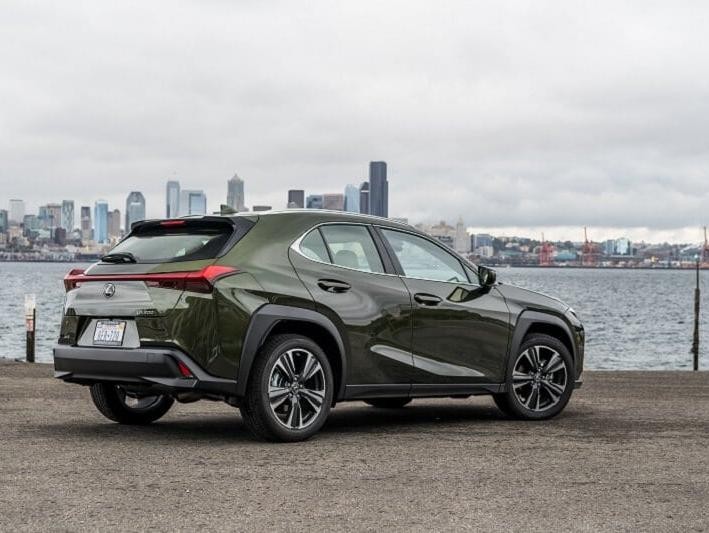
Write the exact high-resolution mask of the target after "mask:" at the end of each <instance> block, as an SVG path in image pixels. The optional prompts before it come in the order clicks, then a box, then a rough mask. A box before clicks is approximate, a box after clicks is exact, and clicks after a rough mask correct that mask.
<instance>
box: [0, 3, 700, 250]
mask: <svg viewBox="0 0 709 533" xmlns="http://www.w3.org/2000/svg"><path fill="white" fill-rule="evenodd" d="M707 28H709V3H707V2H676V1H675V2H650V1H642V2H637V1H636V2H632V3H630V2H629V3H624V2H620V1H617V0H614V1H611V2H601V1H594V2H588V1H586V0H584V1H581V2H572V1H567V0H564V1H555V2H543V1H538V0H535V1H530V2H471V1H464V2H452V1H446V2H440V1H436V2H434V1H428V2H420V1H412V0H403V1H382V0H379V1H376V2H369V1H363V0H357V1H352V2H333V1H332V0H329V1H322V2H288V1H283V2H268V1H239V2H229V1H214V2H205V1H199V2H175V1H170V2H135V3H132V2H126V1H121V2H116V3H115V4H113V5H111V4H110V3H108V2H91V1H87V2H46V3H42V2H27V1H24V0H23V1H19V2H8V1H7V0H5V1H3V2H2V3H1V4H0V35H2V41H1V43H2V44H1V46H0V207H4V208H7V203H8V200H9V199H10V198H15V197H17V198H24V199H25V200H26V202H27V205H28V209H29V210H30V211H32V212H35V210H36V208H37V206H38V205H40V204H43V203H47V202H54V201H61V200H62V199H74V200H75V201H76V203H77V211H78V206H79V205H82V204H86V205H89V204H90V205H93V202H94V201H95V200H96V199H97V198H105V199H107V200H108V201H109V203H110V204H111V207H118V208H119V209H121V211H122V212H123V210H124V206H125V197H126V195H127V193H128V192H129V191H130V190H133V189H136V190H140V191H142V192H143V193H144V194H145V196H146V198H147V210H148V215H149V216H155V217H157V216H164V203H165V199H164V196H165V192H164V188H165V181H166V180H167V179H169V178H177V179H179V180H180V182H181V184H182V185H183V187H185V188H203V189H205V190H206V193H207V198H208V202H209V207H210V209H216V208H217V207H218V205H219V203H221V202H223V201H225V198H226V180H227V179H228V178H229V177H231V176H232V175H233V174H234V173H235V172H237V173H238V174H239V175H240V176H241V177H242V178H243V179H244V180H245V181H246V204H247V205H253V204H270V205H273V206H274V207H279V208H280V207H285V203H286V190H287V189H289V188H304V189H306V194H307V193H323V192H340V191H341V190H342V189H343V188H344V186H345V185H346V184H347V183H350V182H351V183H358V182H359V181H361V180H362V179H364V178H365V177H366V173H367V165H368V162H369V161H370V160H386V161H387V162H388V164H389V188H390V192H389V198H390V209H389V211H390V215H391V216H403V217H408V218H409V219H410V221H412V222H418V221H434V220H439V219H447V220H449V221H450V222H454V221H455V220H456V219H457V218H458V216H459V215H462V216H463V218H464V220H465V222H466V224H467V225H468V226H470V227H472V228H476V229H483V228H487V229H493V230H494V231H498V232H518V233H522V232H525V233H532V232H538V231H541V230H542V229H544V227H547V228H546V231H547V235H549V236H551V237H552V238H561V237H565V238H570V239H573V240H580V239H581V238H582V229H581V227H582V226H584V225H588V226H589V228H590V233H591V237H593V238H596V239H600V238H604V237H606V236H611V235H612V234H615V233H624V234H628V235H630V236H631V237H632V238H635V239H641V238H642V239H655V240H660V239H662V240H664V239H673V240H674V239H679V240H687V241H698V240H699V238H700V230H699V227H700V226H701V225H703V224H706V223H709V68H708V65H709V31H708V30H707ZM549 226H557V228H556V229H550V228H549ZM621 228H624V229H621ZM616 236H618V235H616Z"/></svg>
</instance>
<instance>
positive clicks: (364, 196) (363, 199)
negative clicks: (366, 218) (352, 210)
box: [359, 181, 369, 215]
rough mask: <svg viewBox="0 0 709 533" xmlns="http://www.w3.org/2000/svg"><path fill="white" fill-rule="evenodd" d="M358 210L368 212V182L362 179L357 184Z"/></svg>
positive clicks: (363, 212) (364, 213) (366, 213)
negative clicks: (360, 183)
mask: <svg viewBox="0 0 709 533" xmlns="http://www.w3.org/2000/svg"><path fill="white" fill-rule="evenodd" d="M359 212H360V213H362V214H363V215H368V214H369V182H368V181H363V182H362V185H360V186H359Z"/></svg>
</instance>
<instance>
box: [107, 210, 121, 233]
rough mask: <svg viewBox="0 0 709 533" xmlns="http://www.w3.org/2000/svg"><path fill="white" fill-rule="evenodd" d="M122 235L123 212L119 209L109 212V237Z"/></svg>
mask: <svg viewBox="0 0 709 533" xmlns="http://www.w3.org/2000/svg"><path fill="white" fill-rule="evenodd" d="M120 236H121V212H120V211H119V210H118V209H114V210H113V211H109V212H108V238H109V240H113V239H118V238H119V237H120Z"/></svg>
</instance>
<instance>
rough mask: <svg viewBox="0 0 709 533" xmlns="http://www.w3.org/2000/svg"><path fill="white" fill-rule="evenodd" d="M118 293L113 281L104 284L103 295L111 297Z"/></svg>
mask: <svg viewBox="0 0 709 533" xmlns="http://www.w3.org/2000/svg"><path fill="white" fill-rule="evenodd" d="M114 294H116V286H115V285H114V284H113V283H106V285H104V286H103V295H104V296H105V297H106V298H110V297H111V296H113V295H114Z"/></svg>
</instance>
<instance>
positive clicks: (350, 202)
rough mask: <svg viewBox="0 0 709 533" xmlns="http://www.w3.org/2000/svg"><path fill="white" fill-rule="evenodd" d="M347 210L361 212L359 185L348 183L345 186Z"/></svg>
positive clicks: (345, 207)
mask: <svg viewBox="0 0 709 533" xmlns="http://www.w3.org/2000/svg"><path fill="white" fill-rule="evenodd" d="M344 209H345V211H349V212H350V213H359V187H357V186H356V185H347V186H346V187H345V206H344Z"/></svg>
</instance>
